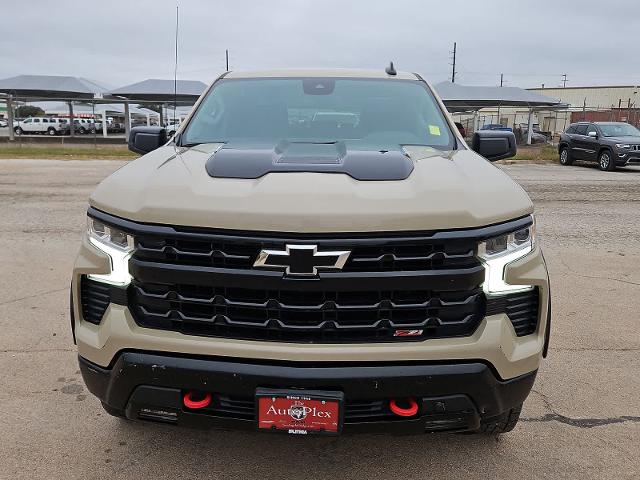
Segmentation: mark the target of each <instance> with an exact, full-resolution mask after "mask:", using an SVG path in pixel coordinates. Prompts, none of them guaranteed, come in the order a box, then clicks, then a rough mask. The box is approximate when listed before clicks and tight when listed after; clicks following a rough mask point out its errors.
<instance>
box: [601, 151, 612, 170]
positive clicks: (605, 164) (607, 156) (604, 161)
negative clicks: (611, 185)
mask: <svg viewBox="0 0 640 480" xmlns="http://www.w3.org/2000/svg"><path fill="white" fill-rule="evenodd" d="M598 165H600V170H602V171H607V172H612V171H613V170H615V169H616V162H615V161H614V160H613V157H612V156H611V152H610V151H609V150H603V151H602V152H600V157H599V158H598Z"/></svg>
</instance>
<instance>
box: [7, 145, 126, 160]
mask: <svg viewBox="0 0 640 480" xmlns="http://www.w3.org/2000/svg"><path fill="white" fill-rule="evenodd" d="M137 157H138V155H136V154H135V153H133V152H130V151H129V150H127V149H126V147H124V148H123V147H109V146H100V147H75V146H74V147H68V148H65V147H57V146H46V147H45V146H27V145H25V146H22V147H16V146H10V147H0V158H5V159H6V158H36V159H53V160H132V159H134V158H137Z"/></svg>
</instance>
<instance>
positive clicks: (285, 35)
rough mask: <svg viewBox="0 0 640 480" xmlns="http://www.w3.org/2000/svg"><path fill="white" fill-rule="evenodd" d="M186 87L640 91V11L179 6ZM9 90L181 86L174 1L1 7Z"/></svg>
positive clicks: (405, 2) (371, 0) (584, 1)
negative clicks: (320, 84) (364, 71)
mask: <svg viewBox="0 0 640 480" xmlns="http://www.w3.org/2000/svg"><path fill="white" fill-rule="evenodd" d="M178 4H179V6H180V33H179V57H180V58H179V66H178V77H179V78H182V79H197V80H202V81H205V82H207V83H208V82H210V81H211V80H212V79H213V78H215V77H216V76H217V75H218V74H220V73H221V72H222V71H224V68H225V65H224V55H225V48H228V49H229V51H230V67H231V69H232V70H251V69H264V68H282V67H358V68H360V67H363V68H379V69H382V68H384V67H385V66H386V64H387V63H388V61H389V60H391V59H393V60H394V62H395V64H396V67H397V68H398V69H400V70H409V71H414V72H418V73H420V74H422V75H423V76H425V77H426V78H427V79H428V80H430V81H432V82H434V83H435V82H438V81H441V80H445V79H447V78H450V76H451V66H450V63H451V58H450V57H451V55H450V52H451V50H452V48H453V42H454V41H456V42H457V43H458V55H457V70H458V73H457V77H456V81H457V82H459V83H462V84H469V85H498V84H499V82H500V73H501V72H503V73H504V75H505V77H504V78H505V84H506V85H508V86H520V87H534V86H540V84H541V83H544V84H545V86H547V87H555V86H559V85H560V84H561V81H562V74H563V73H566V74H567V78H568V83H567V86H583V85H625V84H638V83H640V61H638V59H637V54H638V41H637V35H638V33H639V32H640V1H638V0H626V1H625V0H606V1H605V0H581V1H568V0H563V1H550V0H538V1H531V0H479V1H473V0H467V1H462V0H438V1H431V0H386V1H378V0H305V1H303V0H299V1H294V0H262V1H260V0H254V1H248V0H179V1H178ZM1 5H2V10H3V11H4V13H5V14H6V13H9V14H10V17H8V16H6V15H3V20H2V24H1V26H0V78H5V77H10V76H14V75H19V74H50V75H72V76H82V77H86V78H90V79H92V80H95V81H97V82H99V83H103V84H106V85H107V86H110V87H117V86H122V85H124V84H128V83H133V82H137V81H140V80H143V79H146V78H173V67H174V26H175V6H176V1H175V0H127V1H123V0H106V1H105V0H82V1H76V0H58V1H51V0H30V1H19V0H1Z"/></svg>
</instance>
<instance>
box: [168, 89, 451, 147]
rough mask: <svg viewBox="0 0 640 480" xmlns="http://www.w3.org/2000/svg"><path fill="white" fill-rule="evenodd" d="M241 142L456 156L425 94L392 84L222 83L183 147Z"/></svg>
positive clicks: (439, 114) (432, 102) (432, 101)
mask: <svg viewBox="0 0 640 480" xmlns="http://www.w3.org/2000/svg"><path fill="white" fill-rule="evenodd" d="M236 140H241V141H260V142H268V143H273V144H276V143H278V142H280V141H281V140H289V141H300V142H338V141H346V142H357V143H363V144H368V145H371V144H374V145H381V144H385V145H389V144H395V145H427V146H432V147H435V148H438V149H443V150H445V149H446V150H448V149H451V148H453V135H452V133H451V131H450V129H449V127H448V124H447V122H446V121H445V119H444V116H443V114H442V112H441V111H440V108H439V105H438V104H437V103H436V101H435V99H434V97H433V96H432V95H431V93H430V92H429V90H428V88H426V86H425V85H424V84H423V83H422V82H418V81H408V80H390V79H380V80H375V79H346V78H345V79H342V78H338V79H336V78H288V79H281V78H274V79H265V78H258V79H228V80H220V81H219V82H217V83H216V85H215V86H214V88H213V89H212V90H211V91H210V92H209V93H208V94H207V96H206V98H205V99H204V100H203V102H202V103H201V104H200V106H199V108H198V110H197V111H196V113H195V114H194V116H193V119H192V120H191V121H190V122H189V125H188V126H187V129H186V130H185V132H184V134H183V135H182V138H181V139H180V144H182V145H191V144H198V143H215V142H229V141H236Z"/></svg>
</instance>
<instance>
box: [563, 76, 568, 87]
mask: <svg viewBox="0 0 640 480" xmlns="http://www.w3.org/2000/svg"><path fill="white" fill-rule="evenodd" d="M562 88H567V74H566V73H564V74H562Z"/></svg>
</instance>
